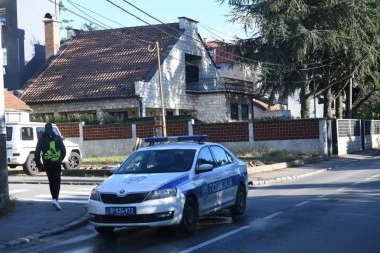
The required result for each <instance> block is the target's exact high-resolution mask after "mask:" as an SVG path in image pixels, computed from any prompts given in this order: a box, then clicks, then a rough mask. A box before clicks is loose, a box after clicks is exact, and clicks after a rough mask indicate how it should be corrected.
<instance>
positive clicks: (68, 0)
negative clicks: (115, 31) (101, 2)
mask: <svg viewBox="0 0 380 253" xmlns="http://www.w3.org/2000/svg"><path fill="white" fill-rule="evenodd" d="M67 2H68V3H69V4H71V5H72V6H73V7H74V8H76V9H77V10H78V11H80V12H82V13H83V14H84V15H86V16H88V17H90V18H92V19H94V20H95V21H96V22H99V24H102V25H104V26H105V27H107V28H112V27H110V26H108V25H106V24H104V23H103V22H101V21H99V20H97V19H95V18H94V17H92V16H91V15H89V14H87V13H86V12H84V11H82V10H81V9H80V8H78V7H77V6H76V3H75V4H74V3H73V2H71V1H70V0H67ZM90 23H92V22H91V21H90Z"/></svg>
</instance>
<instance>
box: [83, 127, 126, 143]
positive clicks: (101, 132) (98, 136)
mask: <svg viewBox="0 0 380 253" xmlns="http://www.w3.org/2000/svg"><path fill="white" fill-rule="evenodd" d="M131 138H132V125H131V124H125V125H107V126H85V127H83V139H84V140H86V141H87V140H108V139H131Z"/></svg>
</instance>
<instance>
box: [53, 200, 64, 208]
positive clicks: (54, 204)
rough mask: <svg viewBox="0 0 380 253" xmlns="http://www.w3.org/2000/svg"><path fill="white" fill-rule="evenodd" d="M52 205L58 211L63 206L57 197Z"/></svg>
mask: <svg viewBox="0 0 380 253" xmlns="http://www.w3.org/2000/svg"><path fill="white" fill-rule="evenodd" d="M52 206H53V207H55V209H57V210H58V211H62V207H61V205H60V204H59V203H58V201H57V200H56V199H53V202H52Z"/></svg>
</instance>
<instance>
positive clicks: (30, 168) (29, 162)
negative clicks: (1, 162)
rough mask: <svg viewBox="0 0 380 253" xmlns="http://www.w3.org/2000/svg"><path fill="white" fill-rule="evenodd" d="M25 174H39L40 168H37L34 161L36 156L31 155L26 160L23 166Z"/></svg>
mask: <svg viewBox="0 0 380 253" xmlns="http://www.w3.org/2000/svg"><path fill="white" fill-rule="evenodd" d="M22 168H23V170H24V172H25V174H27V175H30V176H35V175H37V173H38V168H37V167H36V162H35V161H34V154H29V155H28V158H26V161H25V163H24V164H23V165H22Z"/></svg>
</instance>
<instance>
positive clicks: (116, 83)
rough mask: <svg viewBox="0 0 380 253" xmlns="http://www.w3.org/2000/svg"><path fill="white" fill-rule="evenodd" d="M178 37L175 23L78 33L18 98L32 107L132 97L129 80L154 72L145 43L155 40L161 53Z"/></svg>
mask: <svg viewBox="0 0 380 253" xmlns="http://www.w3.org/2000/svg"><path fill="white" fill-rule="evenodd" d="M179 33H181V32H180V31H179V24H178V23H171V24H162V25H154V26H138V27H127V28H121V29H112V30H98V31H91V32H81V33H80V34H79V35H78V36H77V37H76V38H75V39H74V40H73V41H72V42H71V43H70V44H69V45H68V47H67V48H66V49H65V50H64V51H63V52H62V53H61V55H59V56H58V57H57V59H56V60H54V61H53V63H52V64H51V65H50V66H48V67H47V68H46V70H45V71H44V72H43V73H42V74H41V75H40V76H39V77H38V78H37V79H36V80H35V81H34V82H32V84H31V85H30V86H29V87H28V88H27V89H26V90H25V92H24V94H23V95H22V100H23V101H25V102H26V103H31V104H33V103H41V102H63V101H65V102H67V101H83V100H93V99H110V98H125V97H133V96H135V90H134V82H136V81H141V80H145V79H146V78H147V75H148V73H149V72H150V71H152V69H155V68H157V56H156V50H154V51H153V52H151V51H149V50H148V46H149V43H148V42H152V43H153V44H151V46H154V43H155V42H156V41H158V42H159V43H160V48H161V53H163V52H165V50H166V49H167V48H168V46H169V45H171V43H173V41H176V40H177V38H176V35H177V34H179ZM144 41H147V42H144ZM163 58H164V57H162V56H161V60H163ZM148 78H150V77H148Z"/></svg>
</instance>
